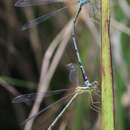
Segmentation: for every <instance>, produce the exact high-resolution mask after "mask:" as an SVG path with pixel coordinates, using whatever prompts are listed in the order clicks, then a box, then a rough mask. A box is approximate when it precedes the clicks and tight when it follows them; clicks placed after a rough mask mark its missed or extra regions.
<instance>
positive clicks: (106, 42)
mask: <svg viewBox="0 0 130 130" xmlns="http://www.w3.org/2000/svg"><path fill="white" fill-rule="evenodd" d="M101 13H102V18H101V19H102V38H101V39H102V41H101V42H102V43H101V75H102V83H101V86H102V101H101V102H102V113H101V126H100V129H101V130H114V94H113V93H114V91H113V77H112V63H111V45H110V35H109V31H110V0H102V10H101Z"/></svg>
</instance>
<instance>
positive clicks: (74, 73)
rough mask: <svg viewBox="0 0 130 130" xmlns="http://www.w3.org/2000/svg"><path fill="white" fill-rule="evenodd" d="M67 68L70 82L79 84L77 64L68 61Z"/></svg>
mask: <svg viewBox="0 0 130 130" xmlns="http://www.w3.org/2000/svg"><path fill="white" fill-rule="evenodd" d="M67 69H68V70H69V79H70V81H71V82H72V83H76V85H77V86H78V85H79V73H78V66H77V64H74V63H70V64H67Z"/></svg>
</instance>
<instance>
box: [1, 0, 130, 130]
mask: <svg viewBox="0 0 130 130" xmlns="http://www.w3.org/2000/svg"><path fill="white" fill-rule="evenodd" d="M16 1H17V0H1V1H0V129H3V130H9V129H13V130H20V129H24V125H21V123H22V122H23V121H24V120H25V119H26V118H27V117H28V115H29V113H30V111H31V109H32V107H34V102H30V103H27V104H26V103H25V104H24V103H23V104H12V103H11V100H12V99H13V98H14V97H16V96H18V95H20V94H25V93H32V92H36V91H37V90H38V89H39V90H42V91H43V90H45V91H47V90H48V89H49V90H57V89H64V88H72V87H76V86H75V84H73V83H72V82H70V81H69V72H68V70H67V69H66V65H67V64H68V63H71V62H73V63H77V59H76V55H75V52H74V48H73V44H72V39H71V25H72V23H71V19H72V18H73V16H74V13H75V11H76V6H73V7H72V6H69V7H68V9H67V10H65V11H62V12H61V13H59V14H58V15H56V16H55V17H52V18H50V19H48V20H47V21H45V22H43V23H41V24H39V25H37V26H35V27H32V28H31V29H28V30H26V31H22V30H21V27H22V25H24V24H25V23H27V22H28V21H29V20H31V19H34V18H35V17H38V16H40V15H42V14H45V13H47V12H51V11H54V10H56V9H58V8H61V7H63V6H64V5H68V2H67V1H68V0H66V1H65V2H64V3H62V4H61V3H60V4H52V5H48V6H44V5H41V6H35V7H27V8H16V7H14V3H15V2H16ZM92 1H94V2H95V0H92ZM97 1H98V0H97ZM97 3H98V4H99V1H98V2H97ZM96 12H97V11H96ZM129 12H130V0H116V1H115V0H114V1H111V30H110V34H111V47H112V63H113V66H112V67H113V79H114V90H115V117H116V120H115V126H116V130H128V129H130V78H129V77H130V67H129V66H130V51H129V50H130V44H129V41H130V29H129V26H130V13H129ZM90 14H91V13H90ZM94 14H95V13H94ZM94 17H96V22H95V20H92V18H91V15H90V17H89V16H88V11H86V7H84V9H83V10H82V13H81V15H80V18H79V19H80V20H79V21H78V23H77V26H76V39H77V43H78V48H79V51H80V55H81V58H82V61H83V65H84V66H85V70H86V72H87V75H88V78H89V80H90V81H94V80H97V81H99V83H100V80H101V78H100V37H101V36H100V20H99V19H98V18H97V15H96V16H95V15H94ZM97 20H98V22H97ZM49 48H51V49H49ZM53 49H54V50H53ZM51 53H52V55H51ZM55 54H56V55H55ZM49 56H50V57H49ZM48 77H49V78H48ZM79 80H80V83H81V84H82V83H83V80H82V77H81V74H79ZM66 94H67V92H65V93H62V94H61V95H58V96H52V97H49V98H47V99H46V98H45V99H44V102H40V104H39V106H37V107H40V108H39V109H40V110H41V109H42V108H44V107H46V106H47V104H50V103H52V102H54V101H56V100H57V99H59V98H61V97H63V96H65V95H66ZM64 104H65V101H63V102H61V103H59V104H58V105H57V106H60V108H62V107H63V105H64ZM57 106H56V107H53V108H51V109H49V112H48V113H47V112H45V113H44V114H41V115H40V116H39V117H38V118H36V119H35V122H34V123H33V125H32V129H33V130H36V129H46V128H47V126H48V125H49V124H50V123H51V122H52V120H53V119H54V117H55V116H56V115H57V113H58V112H59V110H58V111H57V109H58V107H57ZM99 115H100V114H99V113H97V112H95V111H93V110H92V109H90V106H89V105H88V100H87V97H86V96H85V95H83V96H80V97H79V98H78V100H76V101H75V102H74V104H73V105H72V106H71V107H70V109H69V110H67V112H66V113H65V114H64V115H63V116H62V118H61V119H60V121H58V123H57V124H56V126H55V128H54V129H56V130H57V129H60V130H72V129H73V130H90V129H91V130H95V129H97V128H98V125H99V124H98V123H99V119H100V117H99ZM25 129H27V128H25ZM28 130H29V129H28Z"/></svg>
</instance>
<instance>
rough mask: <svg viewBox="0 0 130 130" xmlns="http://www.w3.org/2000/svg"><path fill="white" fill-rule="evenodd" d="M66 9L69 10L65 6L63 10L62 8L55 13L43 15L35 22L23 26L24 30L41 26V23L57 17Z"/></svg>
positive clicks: (34, 20)
mask: <svg viewBox="0 0 130 130" xmlns="http://www.w3.org/2000/svg"><path fill="white" fill-rule="evenodd" d="M66 8H67V6H65V7H63V8H60V9H58V10H56V11H54V12H51V13H48V14H45V15H42V16H40V17H38V18H36V19H33V20H32V21H30V22H29V23H27V24H25V25H23V27H22V30H26V29H28V28H31V27H32V26H34V25H37V24H39V23H41V22H44V21H46V20H47V19H49V18H50V17H52V16H55V15H56V14H57V13H58V12H61V11H62V10H64V9H66Z"/></svg>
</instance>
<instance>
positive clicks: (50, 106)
mask: <svg viewBox="0 0 130 130" xmlns="http://www.w3.org/2000/svg"><path fill="white" fill-rule="evenodd" d="M74 94H75V92H73V93H71V94H69V95H67V96H65V97H63V98H61V99H59V100H58V101H56V102H55V103H53V104H50V105H48V106H47V107H46V108H44V109H42V110H41V111H39V112H38V113H36V114H34V115H33V116H31V117H29V118H27V119H26V120H25V121H24V122H23V124H26V123H27V122H28V121H29V120H31V119H34V118H36V117H38V116H39V115H40V114H42V113H43V112H45V111H47V110H48V109H50V108H52V107H53V106H54V105H56V104H58V103H60V102H61V101H63V100H65V99H67V98H69V97H71V96H73V95H74Z"/></svg>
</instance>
